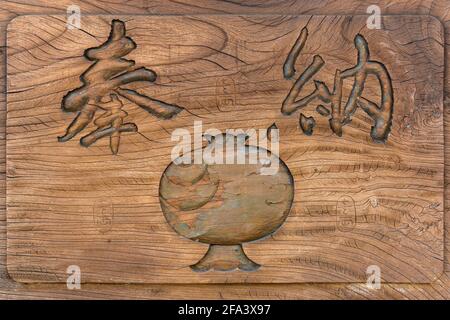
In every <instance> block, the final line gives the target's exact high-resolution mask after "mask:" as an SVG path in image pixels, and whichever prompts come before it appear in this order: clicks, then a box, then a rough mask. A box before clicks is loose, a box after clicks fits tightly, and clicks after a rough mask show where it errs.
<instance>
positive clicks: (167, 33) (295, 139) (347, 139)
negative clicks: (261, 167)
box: [7, 16, 443, 283]
mask: <svg viewBox="0 0 450 320" xmlns="http://www.w3.org/2000/svg"><path fill="white" fill-rule="evenodd" d="M112 18H113V17H85V18H84V19H83V29H84V31H85V32H82V31H80V30H73V31H70V32H69V31H66V32H62V33H61V31H64V29H65V21H64V19H61V17H57V16H53V17H46V16H41V17H21V18H18V19H15V20H14V21H13V22H12V23H11V24H10V26H9V31H8V48H9V50H8V147H7V153H8V158H7V160H8V169H7V170H8V199H7V200H8V207H7V209H8V270H9V272H10V274H11V275H12V276H13V277H14V279H16V280H18V281H26V282H27V281H30V282H33V281H38V282H40V281H44V282H46V281H50V282H52V281H64V279H65V278H66V268H67V266H68V265H79V266H80V267H81V269H82V272H83V280H84V281H86V282H158V283H178V282H182V283H183V282H189V283H192V282H198V283H210V282H219V283H220V282H358V281H365V278H366V273H365V272H366V268H367V267H368V266H369V265H374V264H375V265H378V266H380V268H381V270H382V278H383V280H384V281H387V282H430V281H433V280H434V279H436V278H437V277H439V275H440V274H441V272H442V270H443V262H442V260H443V127H442V90H441V89H439V88H442V86H443V50H442V46H440V45H439V43H442V30H441V25H440V23H439V22H438V21H437V20H435V19H432V18H430V17H411V16H410V17H408V16H406V17H385V19H384V23H385V25H386V28H385V29H383V30H368V29H366V28H365V21H366V18H365V17H354V18H353V19H351V18H350V17H344V16H327V17H320V16H316V17H310V16H290V17H286V16H247V17H245V16H241V17H238V16H201V17H200V16H199V17H118V18H120V19H121V20H122V21H126V22H125V23H126V27H127V35H128V36H130V37H131V38H132V39H133V40H134V41H135V42H136V44H137V48H136V50H135V51H133V52H132V53H130V54H129V55H128V56H127V58H128V57H129V58H131V59H134V60H135V61H136V62H137V64H138V65H139V66H145V67H148V68H151V69H152V70H155V71H156V73H157V74H158V81H157V85H156V86H155V85H154V84H153V85H147V84H145V85H142V84H141V85H140V86H138V85H134V86H133V85H130V86H129V87H130V88H132V89H136V90H139V91H140V92H145V94H146V95H148V96H151V97H153V98H156V99H160V100H164V101H168V102H170V103H171V104H177V105H179V106H182V107H183V108H184V110H183V111H182V112H180V114H179V115H178V116H177V117H176V118H174V119H173V120H161V119H158V118H155V117H152V116H151V115H148V113H146V112H144V111H143V110H142V109H139V108H138V107H136V106H133V104H131V103H126V104H125V107H124V109H126V110H128V111H127V112H128V118H127V120H131V121H132V122H134V123H136V124H137V125H138V128H139V133H140V134H128V135H125V134H124V135H123V137H122V138H121V143H120V149H119V152H118V154H117V155H111V151H110V148H111V143H110V142H109V141H108V139H100V140H99V141H97V143H96V144H94V145H92V146H89V147H88V148H83V147H81V146H80V145H79V143H78V139H73V140H70V141H68V142H65V143H59V142H58V141H57V140H56V137H57V136H61V135H62V134H63V133H64V131H65V129H66V128H67V126H68V125H69V123H70V122H71V121H72V119H73V118H74V114H64V113H63V112H62V111H61V110H60V105H61V100H62V98H63V96H64V95H65V94H66V93H68V92H69V91H71V90H73V89H75V88H77V87H79V86H80V82H79V79H78V77H79V75H80V74H81V73H82V72H84V71H85V70H86V69H87V68H88V67H89V66H90V65H91V64H92V62H90V61H88V60H87V59H86V58H85V57H83V56H82V55H83V52H84V50H85V49H87V48H91V47H97V46H98V45H100V44H101V43H103V42H104V41H105V40H106V39H107V35H108V34H109V29H110V23H111V20H112ZM30 19H31V21H30ZM33 19H34V20H33ZM149 19H151V20H149ZM149 21H151V25H152V28H149V27H148V25H150V24H149ZM36 24H37V25H40V26H45V27H44V30H46V31H48V35H47V37H48V38H44V42H45V44H44V45H42V46H35V45H33V42H32V39H33V36H35V37H37V36H39V37H43V35H42V34H41V33H40V32H38V31H36V29H35V28H31V27H29V26H31V25H36ZM305 26H307V28H308V31H309V37H308V39H307V41H306V43H305V47H304V48H303V51H302V53H301V54H300V56H299V57H298V61H297V63H296V69H297V70H298V71H299V73H301V72H302V70H303V69H304V68H305V67H306V66H307V65H308V64H309V63H311V61H312V60H313V59H312V58H313V55H315V54H320V55H321V56H322V57H323V60H324V61H325V65H324V67H323V69H322V70H320V71H319V72H318V73H317V80H321V81H324V82H325V83H326V84H328V85H329V86H330V88H332V84H333V81H334V72H335V70H336V68H339V69H341V70H344V69H346V68H350V67H352V66H354V64H355V61H356V55H357V53H356V52H357V50H356V48H355V45H354V43H353V38H354V37H355V36H356V34H358V33H361V35H362V36H363V38H364V39H366V40H367V43H368V47H369V49H370V51H371V59H373V60H374V61H379V62H381V63H382V65H383V66H385V68H386V69H387V70H388V72H389V75H390V78H391V80H392V81H391V83H392V87H393V92H394V112H393V118H392V119H393V121H392V128H391V130H390V135H389V136H387V137H386V142H385V143H382V144H380V143H375V142H374V141H373V140H374V139H373V136H371V135H370V130H371V125H372V121H373V120H372V118H370V117H368V116H366V115H365V114H364V112H361V111H362V110H358V112H356V113H355V114H354V115H353V119H352V122H351V123H350V124H348V125H346V126H345V127H344V129H343V134H342V137H338V136H336V135H335V134H333V132H332V131H331V130H330V128H329V125H328V121H327V119H325V118H323V119H320V118H319V117H318V116H317V115H314V118H315V119H317V126H316V128H315V130H314V132H313V135H311V136H307V135H304V134H302V133H301V131H300V130H299V128H298V126H299V125H298V123H299V117H298V113H297V114H294V115H291V116H286V115H283V114H282V113H281V112H280V108H281V105H282V103H283V100H284V99H285V98H286V95H287V93H288V92H289V90H290V88H291V87H292V85H293V84H294V82H295V79H294V80H287V79H284V77H283V72H282V71H283V63H284V62H285V60H286V57H287V56H288V54H289V51H290V49H291V48H292V46H293V45H294V43H295V41H296V39H297V37H298V36H299V34H300V31H301V30H302V28H304V27H305ZM336 28H339V30H341V32H339V33H336V32H330V31H329V30H333V29H336ZM50 30H52V31H50ZM58 30H59V32H58ZM244 30H245V31H244ZM405 30H408V32H405ZM255 33H259V34H260V38H258V39H257V40H255V39H254V34H255ZM36 34H37V35H36ZM56 35H58V36H56ZM199 35H204V36H199ZM55 36H56V37H55ZM424 38H425V39H427V41H424V40H423V39H424ZM180 39H181V40H180ZM180 43H183V44H184V43H186V44H187V45H186V46H184V45H183V46H181V45H180ZM61 48H62V49H61ZM24 49H25V50H24ZM49 50H50V51H49ZM35 51H36V52H35ZM49 52H51V53H49ZM255 52H258V53H255ZM24 61H26V63H25V64H24ZM24 67H25V68H24ZM211 79H213V80H211ZM55 84H56V85H55ZM344 87H345V88H344V89H346V90H347V91H349V88H351V83H349V84H345V85H344ZM311 88H312V89H313V86H309V87H306V88H305V92H310V91H311ZM344 92H345V90H344ZM344 95H345V93H344ZM364 97H365V98H367V99H369V100H372V101H378V100H379V99H380V86H379V85H378V83H377V82H376V81H374V80H373V79H368V80H367V82H366V89H365V91H364ZM30 105H33V107H31V108H30ZM315 107H316V105H314V106H313V108H312V110H310V109H311V107H309V109H308V112H311V111H314V109H315ZM255 115H256V116H255ZM310 115H312V113H311V114H307V116H310ZM194 120H201V121H203V126H204V128H205V129H206V128H211V127H216V128H219V129H221V130H224V129H227V128H244V129H247V128H249V124H251V125H252V127H254V128H258V129H265V128H268V127H269V126H270V125H271V124H272V123H276V125H277V127H278V128H279V129H280V135H281V142H280V158H281V159H282V160H283V161H285V163H286V164H287V166H288V167H289V168H290V171H291V173H292V176H293V178H294V185H295V197H294V206H293V208H292V210H291V212H290V214H289V217H288V218H287V220H286V221H285V222H284V224H283V225H282V226H281V228H280V229H279V230H278V231H277V232H276V233H275V234H273V235H272V236H271V237H269V238H265V239H261V240H259V241H256V242H252V243H246V244H244V248H245V251H246V252H247V255H248V256H249V257H251V259H252V260H255V261H257V262H258V263H259V264H261V265H262V267H261V268H260V269H258V270H257V271H254V272H250V273H249V272H242V271H233V272H229V273H223V272H208V273H196V272H193V271H192V270H191V269H190V268H189V265H192V264H194V263H195V262H197V261H198V260H199V259H200V258H201V257H202V255H203V254H204V253H205V251H206V249H207V247H208V245H207V244H199V243H196V242H192V241H190V240H188V239H185V238H183V237H181V236H180V235H178V234H177V233H175V232H174V231H173V230H172V229H171V228H170V226H169V225H168V224H167V222H166V221H165V219H164V215H163V214H162V212H161V209H160V207H159V201H158V200H159V199H158V198H159V197H158V191H159V190H158V185H159V180H160V177H161V175H162V172H163V171H164V169H165V167H167V165H168V164H169V163H170V150H171V148H172V147H173V142H172V141H170V132H171V130H174V129H175V128H180V127H185V128H188V129H191V128H192V125H193V122H194ZM89 128H93V129H95V127H88V128H87V129H86V130H87V132H89V131H90V130H89ZM149 137H150V138H149ZM149 140H151V141H149ZM75 159H78V160H75ZM418 177H419V179H417V178H418ZM44 198H45V199H46V200H45V201H44V202H42V200H43V199H44ZM48 199H51V204H50V205H49V204H48V202H49V201H50V200H48ZM348 212H351V213H352V214H351V216H350V217H349V218H350V219H347V218H348V216H347V213H348ZM88 213H89V214H88ZM342 214H343V215H344V216H342ZM399 270H401V271H399Z"/></svg>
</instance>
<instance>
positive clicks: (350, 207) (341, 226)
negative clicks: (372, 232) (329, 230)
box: [336, 195, 356, 232]
mask: <svg viewBox="0 0 450 320" xmlns="http://www.w3.org/2000/svg"><path fill="white" fill-rule="evenodd" d="M336 225H337V229H338V230H339V231H342V232H349V231H351V230H353V228H354V227H355V225H356V206H355V200H353V198H352V197H351V196H349V195H345V196H342V197H341V198H339V199H338V201H337V203H336Z"/></svg>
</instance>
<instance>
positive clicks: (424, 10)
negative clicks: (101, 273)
mask: <svg viewBox="0 0 450 320" xmlns="http://www.w3.org/2000/svg"><path fill="white" fill-rule="evenodd" d="M72 3H73V2H72V1H70V3H69V2H67V3H65V2H64V1H59V2H58V4H54V3H50V2H48V3H47V2H45V1H34V2H32V3H30V2H28V3H27V4H25V3H18V2H2V10H1V13H0V14H1V21H2V26H3V27H2V29H3V30H5V29H4V28H5V25H6V23H7V22H8V21H9V20H10V19H11V18H13V17H14V16H16V15H19V14H30V13H32V14H35V13H42V14H47V13H64V12H65V9H66V7H67V6H68V5H69V4H72ZM375 3H376V4H379V5H380V7H381V8H382V11H383V13H386V14H431V15H434V16H436V17H438V18H439V19H440V20H441V21H442V22H443V23H446V26H448V25H449V23H448V22H446V21H448V20H449V9H448V5H447V3H446V1H408V2H403V1H375ZM3 4H4V5H3ZM78 4H79V5H80V6H81V8H82V10H83V11H84V12H90V13H93V14H98V13H116V14H120V13H141V14H142V13H157V14H163V13H200V12H201V13H215V12H229V13H291V14H292V13H298V14H301V13H303V12H305V13H306V12H307V13H308V14H321V13H322V14H358V13H359V14H365V10H366V8H367V6H368V5H369V4H374V3H373V1H370V3H369V2H364V1H346V2H339V3H337V2H329V1H327V2H321V3H312V2H306V1H281V2H280V1H276V2H271V1H267V2H264V3H262V2H260V1H259V2H258V1H253V2H250V3H249V2H248V1H247V2H246V3H245V4H239V3H237V2H221V3H217V2H212V1H211V2H209V1H202V2H201V3H198V2H197V1H196V2H195V3H192V2H191V3H189V2H166V1H161V2H158V1H152V2H151V3H147V2H146V1H127V3H117V2H116V3H114V4H111V3H109V4H108V5H103V6H99V5H97V4H94V3H91V2H87V1H86V2H78ZM105 4H106V3H105ZM446 34H447V41H446V42H447V43H448V32H447V29H446ZM4 36H5V34H4V32H2V34H0V37H2V43H3V44H4V43H5V38H4ZM2 51H4V50H2ZM447 54H448V53H447ZM1 68H2V72H4V66H3V65H2V66H1ZM3 74H4V73H3ZM2 81H3V79H2ZM445 85H446V87H447V88H448V87H449V83H448V81H446V82H445ZM448 92H449V91H448V90H446V94H447V97H448ZM0 98H1V99H2V101H3V103H4V96H2V97H0ZM2 109H3V110H4V106H3V107H2ZM4 115H5V113H4V111H3V112H1V116H3V117H4ZM447 119H448V116H447V114H445V120H447ZM447 128H448V126H447V125H446V130H447ZM2 141H3V140H2ZM3 143H4V142H3ZM2 148H3V150H4V145H3V144H2ZM446 172H447V173H448V171H446ZM0 218H1V219H2V223H3V224H2V225H3V227H1V226H0V228H2V229H1V230H2V237H5V229H4V222H5V220H4V219H5V216H4V213H3V214H2V216H0ZM1 219H0V220H1ZM4 239H5V238H4ZM0 246H2V247H3V251H2V252H3V253H4V252H5V244H4V242H3V243H0ZM0 249H1V248H0ZM447 252H448V250H447V251H446V253H447ZM1 257H2V262H0V264H2V265H3V268H2V269H0V272H1V273H2V277H1V280H0V287H1V288H2V290H0V291H1V293H2V294H3V297H4V298H55V297H59V298H71V297H78V298H80V297H81V298H113V297H116V298H183V297H185V293H186V292H189V293H190V296H192V294H194V293H195V297H197V298H244V297H247V298H249V297H250V298H252V297H254V298H258V297H260V298H265V297H267V298H274V299H276V298H325V299H336V298H353V299H365V298H378V299H380V298H396V299H442V298H445V297H447V298H448V297H449V296H450V293H449V289H448V288H449V285H448V284H449V279H448V278H447V277H446V276H445V275H444V276H443V277H441V278H440V279H439V280H437V281H435V282H434V283H432V284H431V285H401V284H399V285H390V284H386V285H383V286H382V289H381V290H368V289H367V288H366V287H365V286H364V284H360V285H358V284H354V285H350V286H348V285H307V284H305V285H287V286H286V285H283V286H282V288H283V290H282V292H281V293H280V289H279V288H280V287H279V286H276V285H273V286H268V285H251V286H250V289H248V288H247V287H248V286H246V287H242V286H234V285H228V286H217V285H215V286H207V287H205V286H173V285H172V286H171V285H165V286H155V285H145V286H125V287H124V286H105V285H85V286H84V287H83V290H81V291H68V290H67V289H66V288H65V286H62V285H61V286H59V285H44V286H41V285H39V286H37V285H33V286H24V285H21V284H18V283H14V282H12V281H11V280H8V276H7V274H6V271H5V268H4V265H5V261H6V260H5V255H2V256H1ZM446 257H448V255H446ZM446 266H448V264H447V265H446ZM447 268H448V267H447ZM194 288H195V289H194ZM275 292H277V293H276V294H275Z"/></svg>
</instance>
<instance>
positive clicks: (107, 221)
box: [93, 201, 114, 233]
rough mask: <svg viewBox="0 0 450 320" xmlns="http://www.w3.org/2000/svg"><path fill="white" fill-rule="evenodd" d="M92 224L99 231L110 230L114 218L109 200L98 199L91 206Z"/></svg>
mask: <svg viewBox="0 0 450 320" xmlns="http://www.w3.org/2000/svg"><path fill="white" fill-rule="evenodd" d="M93 219H94V224H95V225H96V226H97V228H98V230H99V231H100V232H101V233H106V232H109V231H111V228H112V225H113V219H114V207H113V205H112V203H111V202H109V201H99V202H97V203H95V204H94V207H93Z"/></svg>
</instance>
